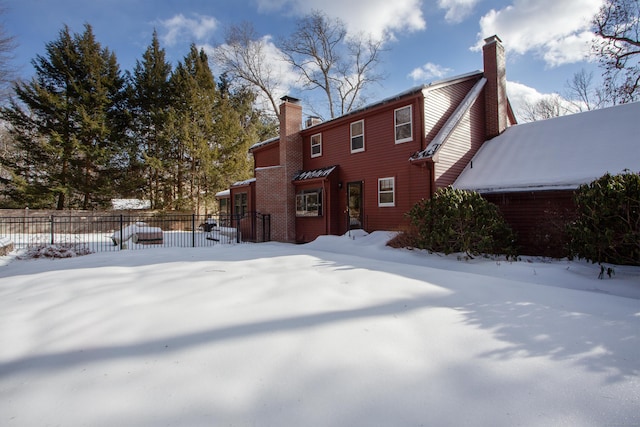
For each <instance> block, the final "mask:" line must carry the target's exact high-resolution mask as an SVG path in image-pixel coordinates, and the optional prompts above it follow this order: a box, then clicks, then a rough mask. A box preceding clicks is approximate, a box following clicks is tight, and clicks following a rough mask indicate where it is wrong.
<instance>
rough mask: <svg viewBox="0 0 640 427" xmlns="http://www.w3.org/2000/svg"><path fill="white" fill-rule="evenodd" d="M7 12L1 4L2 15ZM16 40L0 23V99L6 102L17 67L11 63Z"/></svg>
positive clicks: (0, 11) (0, 12)
mask: <svg viewBox="0 0 640 427" xmlns="http://www.w3.org/2000/svg"><path fill="white" fill-rule="evenodd" d="M5 13H6V8H5V7H4V5H2V4H0V15H4V14H5ZM15 48H16V41H15V38H14V37H13V36H9V35H7V33H6V31H5V29H4V25H3V24H2V23H0V101H2V102H4V101H5V100H6V99H7V97H8V96H9V92H10V88H11V82H12V81H13V79H14V77H15V69H14V67H13V66H12V65H11V61H12V60H13V51H14V49H15Z"/></svg>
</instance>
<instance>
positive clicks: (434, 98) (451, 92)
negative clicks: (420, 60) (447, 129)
mask: <svg viewBox="0 0 640 427" xmlns="http://www.w3.org/2000/svg"><path fill="white" fill-rule="evenodd" d="M479 78H480V76H478V78H474V79H469V80H463V81H461V82H460V83H456V84H452V85H447V86H443V87H441V88H437V89H432V90H429V91H428V93H427V95H426V98H425V107H424V131H425V136H426V141H427V144H428V143H429V141H431V140H432V139H433V138H435V136H436V135H437V134H438V132H440V129H441V128H442V126H444V124H445V123H446V122H447V119H449V117H450V116H451V114H452V113H453V112H454V111H455V109H456V108H457V107H458V105H460V102H462V100H463V99H464V97H465V96H466V95H467V93H469V91H470V90H471V88H472V87H473V86H474V85H475V84H476V82H477V81H478V80H479Z"/></svg>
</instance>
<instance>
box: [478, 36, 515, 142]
mask: <svg viewBox="0 0 640 427" xmlns="http://www.w3.org/2000/svg"><path fill="white" fill-rule="evenodd" d="M482 55H483V58H484V76H485V78H486V79H487V84H486V86H485V111H486V132H487V139H489V138H493V137H495V136H498V135H499V134H501V133H502V132H503V131H504V130H505V129H506V128H507V126H508V123H509V121H508V108H509V106H508V102H507V75H506V65H505V64H506V60H505V55H504V47H503V46H502V40H500V38H499V37H498V36H491V37H487V38H486V39H484V46H483V47H482Z"/></svg>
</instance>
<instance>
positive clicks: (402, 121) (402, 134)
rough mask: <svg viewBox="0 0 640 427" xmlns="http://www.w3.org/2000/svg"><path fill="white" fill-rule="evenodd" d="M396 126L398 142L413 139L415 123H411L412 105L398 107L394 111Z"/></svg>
mask: <svg viewBox="0 0 640 427" xmlns="http://www.w3.org/2000/svg"><path fill="white" fill-rule="evenodd" d="M394 113H395V114H394V119H395V127H396V144H399V143H401V142H407V141H412V140H413V125H412V123H411V121H412V120H411V118H412V117H413V115H412V114H411V105H407V106H406V107H402V108H398V109H397V110H395V112H394Z"/></svg>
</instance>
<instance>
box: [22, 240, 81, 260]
mask: <svg viewBox="0 0 640 427" xmlns="http://www.w3.org/2000/svg"><path fill="white" fill-rule="evenodd" d="M90 253H92V252H91V250H89V248H88V247H87V246H86V245H83V244H79V243H58V244H53V245H45V244H41V245H37V246H31V247H30V248H28V249H27V251H26V252H25V253H24V254H23V255H21V256H19V257H18V258H19V259H30V258H72V257H76V256H82V255H89V254H90Z"/></svg>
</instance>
